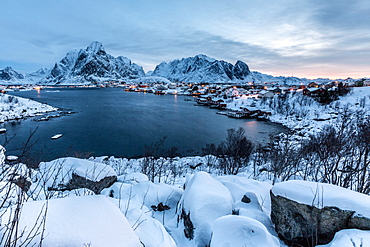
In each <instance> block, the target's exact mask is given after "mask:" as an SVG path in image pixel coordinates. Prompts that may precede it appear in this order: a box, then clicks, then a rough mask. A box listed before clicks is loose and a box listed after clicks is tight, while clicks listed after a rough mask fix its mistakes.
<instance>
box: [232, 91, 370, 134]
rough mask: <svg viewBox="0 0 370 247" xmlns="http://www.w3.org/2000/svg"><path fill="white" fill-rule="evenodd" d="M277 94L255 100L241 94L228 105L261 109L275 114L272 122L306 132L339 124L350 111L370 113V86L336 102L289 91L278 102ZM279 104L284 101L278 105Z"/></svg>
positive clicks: (313, 131) (235, 108)
mask: <svg viewBox="0 0 370 247" xmlns="http://www.w3.org/2000/svg"><path fill="white" fill-rule="evenodd" d="M278 97H280V96H278V95H276V96H275V97H274V98H270V99H265V100H262V99H254V98H250V97H240V98H237V99H234V100H233V101H232V102H231V103H229V104H228V108H229V109H231V110H240V107H247V108H248V107H252V108H259V109H261V110H265V111H268V112H271V113H272V116H270V117H269V119H270V120H271V121H272V122H276V123H280V124H283V125H284V126H286V127H288V128H290V129H293V130H297V131H299V130H303V133H304V134H306V133H311V134H315V133H317V132H318V131H319V130H321V129H322V127H323V126H325V125H328V124H329V125H333V126H335V125H337V124H340V123H341V121H342V119H340V118H339V117H338V115H340V114H342V113H344V112H345V111H347V112H348V113H350V114H355V113H356V112H357V113H358V112H360V111H361V112H363V115H369V114H370V87H354V88H352V91H351V92H350V93H349V94H347V95H345V96H343V97H340V98H339V99H338V100H336V101H333V102H332V103H330V104H328V105H322V104H320V103H318V102H317V101H315V100H314V99H313V98H311V97H308V96H305V95H303V94H302V93H296V94H288V95H287V96H286V97H285V99H284V101H281V100H280V102H278V100H277V99H278ZM279 103H283V104H281V105H279Z"/></svg>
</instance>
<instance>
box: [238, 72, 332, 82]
mask: <svg viewBox="0 0 370 247" xmlns="http://www.w3.org/2000/svg"><path fill="white" fill-rule="evenodd" d="M245 81H248V82H254V83H264V82H267V83H278V84H281V85H300V84H304V85H307V84H309V83H311V82H319V83H322V84H325V83H328V82H330V81H332V80H330V79H322V78H319V79H306V78H298V77H293V76H289V77H287V76H272V75H267V74H263V73H260V72H258V71H251V73H250V74H249V75H248V76H247V78H246V79H245Z"/></svg>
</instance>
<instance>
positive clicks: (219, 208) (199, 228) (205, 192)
mask: <svg viewBox="0 0 370 247" xmlns="http://www.w3.org/2000/svg"><path fill="white" fill-rule="evenodd" d="M232 205H233V198H232V196H231V194H230V192H229V190H228V189H227V188H226V187H225V186H224V185H223V184H221V183H220V182H219V181H217V180H215V179H214V178H212V177H211V176H210V175H209V174H208V173H206V172H198V173H196V174H195V175H194V176H193V177H192V178H191V180H190V181H189V182H188V183H187V186H186V188H185V191H184V194H183V197H182V199H181V202H180V207H179V212H178V213H179V214H181V215H180V218H181V224H182V226H183V228H184V231H183V234H184V233H185V237H186V238H188V239H189V240H193V241H194V243H196V244H197V246H207V245H209V243H210V240H211V234H212V228H213V222H214V221H215V220H216V219H217V218H219V217H221V216H225V215H229V214H231V213H232Z"/></svg>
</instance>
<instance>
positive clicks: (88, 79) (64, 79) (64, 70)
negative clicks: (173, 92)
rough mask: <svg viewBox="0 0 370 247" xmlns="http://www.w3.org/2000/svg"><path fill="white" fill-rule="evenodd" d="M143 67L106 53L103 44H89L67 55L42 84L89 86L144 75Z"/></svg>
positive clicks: (124, 58) (125, 58) (96, 42)
mask: <svg viewBox="0 0 370 247" xmlns="http://www.w3.org/2000/svg"><path fill="white" fill-rule="evenodd" d="M144 75H145V73H144V71H143V68H142V67H140V66H138V65H136V64H135V63H132V62H131V60H130V59H128V58H127V57H123V56H119V57H117V58H115V57H114V56H112V55H110V54H108V53H106V51H105V49H104V47H103V45H102V44H101V43H100V42H98V41H94V42H92V43H91V44H90V45H89V46H88V47H87V48H86V49H81V50H79V51H77V50H75V51H72V52H68V53H67V55H66V56H65V57H64V58H63V59H62V60H60V62H58V63H56V64H55V66H54V68H53V69H52V70H51V72H50V73H49V75H48V76H46V77H45V78H44V79H43V80H42V82H43V83H45V84H90V83H97V82H102V81H109V80H122V79H127V78H129V79H135V78H139V77H141V76H144Z"/></svg>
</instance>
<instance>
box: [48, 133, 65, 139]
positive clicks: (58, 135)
mask: <svg viewBox="0 0 370 247" xmlns="http://www.w3.org/2000/svg"><path fill="white" fill-rule="evenodd" d="M62 136H63V135H62V134H57V135H53V136H52V137H51V139H53V140H55V139H59V138H61V137H62Z"/></svg>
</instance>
